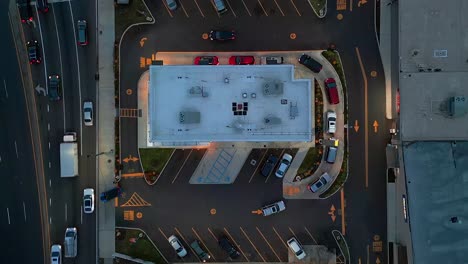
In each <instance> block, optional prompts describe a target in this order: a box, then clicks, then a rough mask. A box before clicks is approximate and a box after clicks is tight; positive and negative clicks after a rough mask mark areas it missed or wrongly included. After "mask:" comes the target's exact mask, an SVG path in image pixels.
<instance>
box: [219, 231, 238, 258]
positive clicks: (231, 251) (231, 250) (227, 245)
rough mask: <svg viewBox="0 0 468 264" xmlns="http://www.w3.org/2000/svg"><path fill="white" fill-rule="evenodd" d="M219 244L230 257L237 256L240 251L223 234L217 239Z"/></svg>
mask: <svg viewBox="0 0 468 264" xmlns="http://www.w3.org/2000/svg"><path fill="white" fill-rule="evenodd" d="M219 246H220V247H221V248H222V249H224V251H226V252H227V253H228V255H229V257H231V258H232V259H235V258H238V257H239V255H240V253H239V251H237V249H236V248H235V247H234V246H233V245H232V243H231V241H229V239H228V238H227V237H225V236H223V237H221V238H220V239H219Z"/></svg>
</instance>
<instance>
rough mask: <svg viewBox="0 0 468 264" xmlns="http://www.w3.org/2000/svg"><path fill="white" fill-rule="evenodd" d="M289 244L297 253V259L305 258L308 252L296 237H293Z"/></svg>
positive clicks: (295, 253)
mask: <svg viewBox="0 0 468 264" xmlns="http://www.w3.org/2000/svg"><path fill="white" fill-rule="evenodd" d="M287 244H288V246H289V248H290V249H291V250H292V252H294V255H296V258H297V259H303V258H305V256H307V255H306V253H305V252H304V248H303V247H302V246H301V244H299V242H298V241H297V239H296V238H295V237H291V238H290V239H289V240H288V241H287Z"/></svg>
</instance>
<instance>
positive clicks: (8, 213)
mask: <svg viewBox="0 0 468 264" xmlns="http://www.w3.org/2000/svg"><path fill="white" fill-rule="evenodd" d="M6 212H7V216H8V224H11V222H10V209H8V207H7V209H6Z"/></svg>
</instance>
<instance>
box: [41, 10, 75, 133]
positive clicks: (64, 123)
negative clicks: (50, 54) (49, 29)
mask: <svg viewBox="0 0 468 264" xmlns="http://www.w3.org/2000/svg"><path fill="white" fill-rule="evenodd" d="M52 14H53V15H54V24H55V33H56V34H57V42H58V45H57V46H58V52H59V64H60V79H61V80H62V81H61V83H62V97H63V98H65V85H64V82H63V64H62V50H61V48H60V36H59V34H58V32H59V31H58V28H57V19H56V17H55V9H54V5H52ZM46 82H48V81H47V78H46ZM62 104H63V130H64V131H65V129H66V127H67V126H66V121H65V100H62ZM80 141H81V140H80Z"/></svg>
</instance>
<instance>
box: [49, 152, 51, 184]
mask: <svg viewBox="0 0 468 264" xmlns="http://www.w3.org/2000/svg"><path fill="white" fill-rule="evenodd" d="M49 149H50V148H49ZM49 187H52V180H51V179H49Z"/></svg>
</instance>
